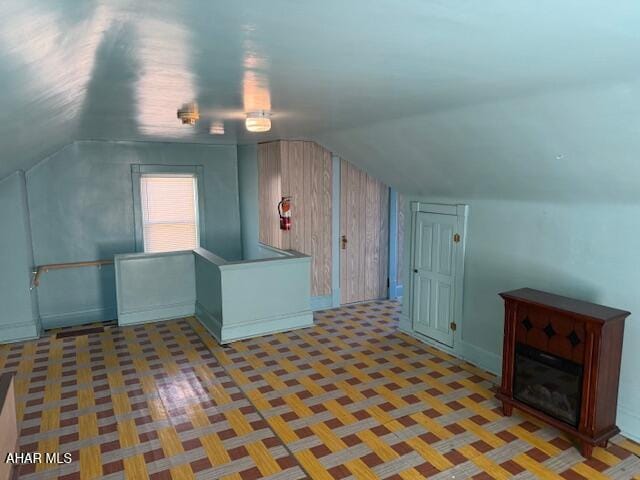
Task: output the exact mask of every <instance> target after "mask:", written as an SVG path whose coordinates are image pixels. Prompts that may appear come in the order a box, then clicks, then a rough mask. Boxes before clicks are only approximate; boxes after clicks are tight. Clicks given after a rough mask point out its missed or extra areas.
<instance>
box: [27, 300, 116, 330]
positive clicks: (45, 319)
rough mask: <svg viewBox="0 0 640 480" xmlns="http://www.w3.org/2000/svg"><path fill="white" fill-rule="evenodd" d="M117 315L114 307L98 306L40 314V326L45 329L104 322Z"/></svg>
mask: <svg viewBox="0 0 640 480" xmlns="http://www.w3.org/2000/svg"><path fill="white" fill-rule="evenodd" d="M117 316H118V314H117V311H116V307H115V306H113V307H100V308H91V309H87V310H80V311H75V312H68V313H54V314H44V315H42V314H41V315H40V321H41V322H42V328H43V329H45V330H48V329H51V328H60V327H72V326H75V325H84V324H86V323H94V322H106V321H107V320H114V319H115V318H116V317H117Z"/></svg>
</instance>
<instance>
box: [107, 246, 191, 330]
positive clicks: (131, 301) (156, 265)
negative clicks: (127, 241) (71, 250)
mask: <svg viewBox="0 0 640 480" xmlns="http://www.w3.org/2000/svg"><path fill="white" fill-rule="evenodd" d="M115 272H116V295H117V303H118V324H119V325H135V324H137V323H145V322H149V321H158V320H168V319H172V318H180V317H186V316H189V315H193V314H194V312H195V304H196V284H195V268H194V258H193V252H192V251H191V250H189V251H185V252H169V253H156V254H145V253H136V254H123V255H116V257H115Z"/></svg>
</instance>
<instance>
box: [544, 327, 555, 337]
mask: <svg viewBox="0 0 640 480" xmlns="http://www.w3.org/2000/svg"><path fill="white" fill-rule="evenodd" d="M544 333H546V334H547V337H548V338H551V337H553V336H554V335H555V334H556V331H555V330H554V329H553V325H551V323H548V324H547V326H546V327H544Z"/></svg>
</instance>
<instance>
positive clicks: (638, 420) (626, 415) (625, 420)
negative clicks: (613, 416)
mask: <svg viewBox="0 0 640 480" xmlns="http://www.w3.org/2000/svg"><path fill="white" fill-rule="evenodd" d="M617 424H618V427H619V428H620V430H621V431H622V435H624V436H625V437H627V438H630V439H631V440H634V441H636V442H640V413H639V412H638V411H637V409H636V411H633V410H632V409H631V408H629V407H628V406H627V405H621V404H618V415H617Z"/></svg>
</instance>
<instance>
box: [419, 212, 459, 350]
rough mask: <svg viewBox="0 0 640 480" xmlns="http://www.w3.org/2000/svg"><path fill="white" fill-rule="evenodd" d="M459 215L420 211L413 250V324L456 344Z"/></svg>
mask: <svg viewBox="0 0 640 480" xmlns="http://www.w3.org/2000/svg"><path fill="white" fill-rule="evenodd" d="M456 225H457V217H456V216H455V215H440V214H435V213H424V212H417V213H416V225H415V226H416V228H415V232H414V235H415V237H414V243H413V245H414V251H413V273H412V275H413V328H414V330H415V331H416V332H419V333H421V334H423V335H426V336H427V337H430V338H433V339H434V340H437V341H438V342H441V343H444V344H445V345H448V346H450V347H451V346H453V330H452V329H451V322H453V321H454V318H453V311H454V290H455V289H454V287H455V277H456V271H455V268H456V267H455V265H456V262H455V259H454V253H455V251H454V239H453V236H454V235H455V233H456V231H455V229H456Z"/></svg>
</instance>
